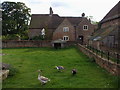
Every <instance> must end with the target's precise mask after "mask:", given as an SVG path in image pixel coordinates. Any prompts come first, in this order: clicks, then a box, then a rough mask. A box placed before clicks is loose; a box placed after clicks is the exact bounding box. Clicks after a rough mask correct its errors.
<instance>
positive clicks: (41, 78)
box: [38, 70, 50, 85]
mask: <svg viewBox="0 0 120 90" xmlns="http://www.w3.org/2000/svg"><path fill="white" fill-rule="evenodd" d="M38 72H39V74H38V80H39V81H40V82H41V85H45V84H46V83H47V82H48V81H50V79H49V78H47V77H44V76H42V75H41V74H40V73H41V72H42V70H38Z"/></svg>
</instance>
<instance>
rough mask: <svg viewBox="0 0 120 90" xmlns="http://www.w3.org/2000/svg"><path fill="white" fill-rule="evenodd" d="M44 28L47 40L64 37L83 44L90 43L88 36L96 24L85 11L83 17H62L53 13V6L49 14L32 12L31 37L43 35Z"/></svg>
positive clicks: (29, 34)
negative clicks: (88, 17)
mask: <svg viewBox="0 0 120 90" xmlns="http://www.w3.org/2000/svg"><path fill="white" fill-rule="evenodd" d="M43 28H44V29H45V39H47V40H58V39H62V40H64V41H78V42H80V43H83V44H87V43H88V38H89V37H90V35H91V34H92V33H93V31H94V25H93V24H91V21H90V20H88V19H87V18H86V17H85V14H84V13H83V14H82V16H81V17H60V16H59V15H58V14H53V10H52V8H50V13H49V14H32V18H31V22H30V27H29V33H28V36H29V38H30V39H32V38H33V37H35V36H39V35H41V30H43Z"/></svg>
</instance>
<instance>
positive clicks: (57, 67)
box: [55, 66, 64, 71]
mask: <svg viewBox="0 0 120 90" xmlns="http://www.w3.org/2000/svg"><path fill="white" fill-rule="evenodd" d="M55 68H56V69H57V70H58V71H61V70H63V69H64V67H63V66H55Z"/></svg>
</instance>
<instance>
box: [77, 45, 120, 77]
mask: <svg viewBox="0 0 120 90" xmlns="http://www.w3.org/2000/svg"><path fill="white" fill-rule="evenodd" d="M78 48H79V49H80V50H81V51H82V52H83V53H84V54H86V55H87V56H88V57H90V58H94V59H95V62H96V63H97V64H98V65H99V66H101V67H102V68H104V69H106V70H107V71H108V72H110V73H111V74H113V75H120V64H116V63H114V62H112V61H110V60H109V61H108V60H106V59H104V58H101V57H100V56H99V55H96V54H95V53H93V52H92V51H90V50H89V49H87V48H85V47H84V46H82V45H80V44H78Z"/></svg>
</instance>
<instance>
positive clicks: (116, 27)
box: [90, 1, 120, 52]
mask: <svg viewBox="0 0 120 90" xmlns="http://www.w3.org/2000/svg"><path fill="white" fill-rule="evenodd" d="M90 44H91V46H94V47H95V48H97V49H101V50H103V51H107V50H114V51H115V52H120V1H119V2H118V3H117V4H116V5H115V6H114V7H113V8H112V9H111V10H110V11H109V12H108V13H107V14H106V16H105V17H104V18H103V19H102V20H101V21H100V22H99V24H98V30H96V32H95V33H94V35H93V36H92V38H90Z"/></svg>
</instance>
